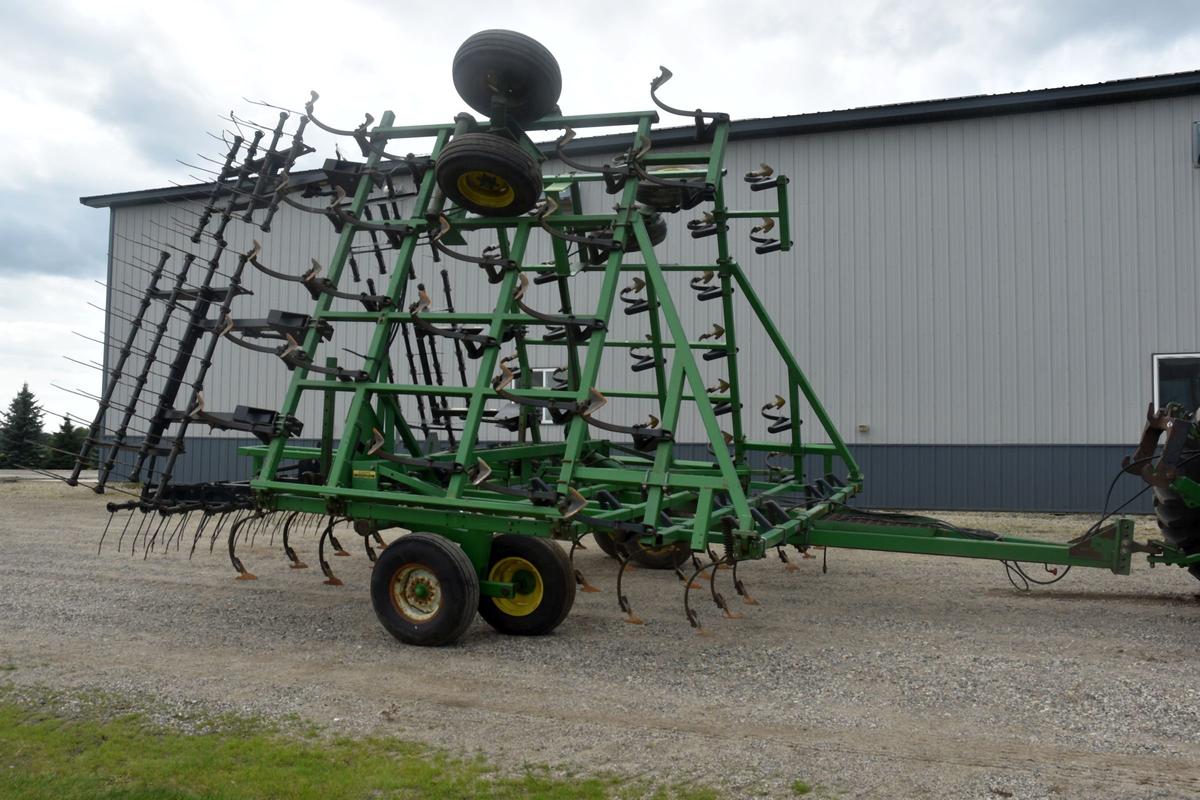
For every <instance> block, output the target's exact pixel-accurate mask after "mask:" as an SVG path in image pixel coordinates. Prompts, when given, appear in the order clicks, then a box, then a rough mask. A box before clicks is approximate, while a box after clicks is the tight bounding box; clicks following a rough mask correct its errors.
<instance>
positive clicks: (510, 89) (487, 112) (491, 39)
mask: <svg viewBox="0 0 1200 800" xmlns="http://www.w3.org/2000/svg"><path fill="white" fill-rule="evenodd" d="M452 73H453V76H454V88H455V90H457V91H458V95H459V97H461V98H462V99H463V100H465V101H466V103H467V105H469V106H470V107H471V108H472V109H474V110H475V111H478V112H479V113H480V114H483V115H484V116H486V117H491V118H493V119H495V118H496V117H497V116H498V114H500V115H507V116H508V117H510V118H512V119H513V120H514V121H516V122H520V123H526V122H533V121H534V120H537V119H541V118H542V117H544V116H546V115H547V114H549V113H550V112H551V111H553V110H554V109H555V106H556V105H557V104H558V96H559V94H560V93H561V92H562V74H561V73H560V71H559V69H558V61H557V60H555V58H554V56H553V54H551V52H550V51H549V50H547V49H546V48H545V46H543V45H542V43H541V42H539V41H537V40H536V39H532V38H530V37H528V36H526V35H524V34H521V33H517V32H516V31H505V30H489V31H480V32H479V33H477V34H475V35H473V36H471V37H470V38H468V39H467V40H466V41H465V42H463V43H462V45H461V46H460V47H459V48H458V52H457V53H455V54H454V66H453V68H452Z"/></svg>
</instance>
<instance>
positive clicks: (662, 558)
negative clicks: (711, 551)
mask: <svg viewBox="0 0 1200 800" xmlns="http://www.w3.org/2000/svg"><path fill="white" fill-rule="evenodd" d="M625 552H626V553H628V554H629V560H630V561H632V562H633V563H634V564H637V565H638V566H639V567H646V568H647V569H676V568H677V567H681V566H683V565H684V564H686V563H687V560H688V559H689V558H691V557H692V548H691V546H690V545H689V544H688V543H687V542H668V543H667V544H664V545H662V546H661V547H655V546H654V545H649V544H644V543H642V542H639V541H637V540H634V541H632V542H629V543H628V544H626V545H625Z"/></svg>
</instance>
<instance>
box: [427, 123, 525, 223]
mask: <svg viewBox="0 0 1200 800" xmlns="http://www.w3.org/2000/svg"><path fill="white" fill-rule="evenodd" d="M434 174H435V175H436V177H437V183H438V186H439V187H440V188H441V190H442V191H443V192H444V193H445V194H446V196H447V197H449V198H450V199H451V200H453V201H454V202H455V203H458V204H459V205H460V206H462V207H463V208H465V209H467V210H468V211H474V212H475V213H476V214H480V215H481V216H485V217H514V216H517V215H518V214H524V213H525V212H526V211H528V210H529V209H531V208H533V206H534V205H535V204H536V203H537V201H538V198H540V197H541V196H542V169H541V167H540V166H539V165H538V162H537V160H536V159H534V157H533V156H531V155H530V154H529V153H526V152H525V151H524V150H522V149H521V147H520V146H519V145H517V144H516V143H515V142H513V141H510V140H508V139H505V138H503V137H501V136H497V135H496V134H491V133H464V134H460V135H458V136H455V137H454V138H453V139H451V140H450V143H449V144H447V145H446V146H445V147H444V148H442V153H441V155H440V156H439V157H438V160H437V165H436V166H435V167H434Z"/></svg>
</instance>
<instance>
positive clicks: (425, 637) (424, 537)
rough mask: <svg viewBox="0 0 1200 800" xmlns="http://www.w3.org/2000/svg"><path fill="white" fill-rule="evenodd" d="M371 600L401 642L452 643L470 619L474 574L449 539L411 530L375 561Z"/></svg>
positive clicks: (475, 594) (476, 590) (475, 596)
mask: <svg viewBox="0 0 1200 800" xmlns="http://www.w3.org/2000/svg"><path fill="white" fill-rule="evenodd" d="M371 604H372V605H373V606H374V607H375V616H377V617H379V621H380V622H381V623H383V627H384V628H386V629H387V631H388V633H390V634H392V636H395V637H396V638H397V639H399V640H400V641H402V642H404V643H405V644H415V645H419V646H422V647H441V646H442V645H448V644H453V643H454V642H456V641H458V640H459V639H460V638H461V637H462V635H463V634H464V633H465V632H466V630H467V628H468V627H470V625H471V622H472V621H474V619H475V610H476V609H477V608H478V607H479V576H478V575H477V574H476V572H475V567H474V565H473V564H471V559H469V558H467V554H466V553H464V552H463V549H462V548H461V547H459V546H458V545H457V544H455V543H454V542H452V541H450V540H449V539H446V538H444V537H442V536H437V535H435V534H432V533H410V534H408V535H407V536H403V537H401V538H399V539H397V540H396V541H394V542H392V543H391V544H390V545H388V547H387V549H385V550H384V551H383V552H382V553H380V554H379V557H378V558H377V559H376V560H375V566H374V568H373V569H372V570H371Z"/></svg>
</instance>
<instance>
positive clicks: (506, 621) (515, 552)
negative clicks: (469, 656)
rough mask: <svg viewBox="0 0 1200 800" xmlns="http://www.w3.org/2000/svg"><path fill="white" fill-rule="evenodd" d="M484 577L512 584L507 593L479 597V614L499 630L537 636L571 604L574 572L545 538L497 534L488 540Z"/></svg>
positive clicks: (556, 622)
mask: <svg viewBox="0 0 1200 800" xmlns="http://www.w3.org/2000/svg"><path fill="white" fill-rule="evenodd" d="M487 577H488V580H492V581H504V582H506V583H509V582H511V583H513V584H515V585H516V589H517V591H516V594H515V596H513V597H481V598H479V615H480V616H481V617H483V619H484V621H485V622H487V624H489V625H491V626H492V627H493V628H495V629H496V630H497V631H499V632H500V633H507V634H509V635H511V636H541V635H543V634H546V633H549V632H550V631H552V630H554V629H555V628H557V627H558V626H559V624H560V623H562V621H563V620H564V619H566V618H567V614H568V613H569V612H570V611H571V606H572V605H574V604H575V571H574V570H573V569H571V562H570V561H569V560H568V559H567V554H566V553H564V552H563V549H562V548H561V547H559V546H558V545H557V544H556V543H555V542H553V541H552V540H550V539H539V538H537V537H534V536H516V535H508V534H504V535H500V536H497V537H496V538H495V539H493V540H492V558H491V563H490V564H489V565H488V572H487Z"/></svg>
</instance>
